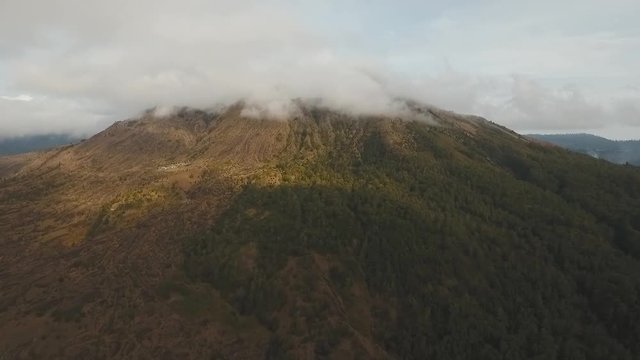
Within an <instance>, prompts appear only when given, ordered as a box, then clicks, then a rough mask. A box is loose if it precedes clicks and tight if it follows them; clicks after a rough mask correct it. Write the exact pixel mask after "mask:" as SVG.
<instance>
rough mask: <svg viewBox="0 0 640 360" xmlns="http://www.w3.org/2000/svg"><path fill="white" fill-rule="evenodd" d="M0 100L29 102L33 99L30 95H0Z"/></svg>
mask: <svg viewBox="0 0 640 360" xmlns="http://www.w3.org/2000/svg"><path fill="white" fill-rule="evenodd" d="M0 100H7V101H31V100H33V97H31V96H30V95H25V94H22V95H18V96H3V95H0Z"/></svg>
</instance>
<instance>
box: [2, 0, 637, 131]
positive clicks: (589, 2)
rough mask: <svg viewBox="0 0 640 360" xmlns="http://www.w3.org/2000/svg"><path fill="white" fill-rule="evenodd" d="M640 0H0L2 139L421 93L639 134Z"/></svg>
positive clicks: (546, 127) (437, 101) (506, 121)
mask: <svg viewBox="0 0 640 360" xmlns="http://www.w3.org/2000/svg"><path fill="white" fill-rule="evenodd" d="M638 14H640V1H637V0H607V1H605V0H580V1H578V0H553V1H551V0H538V1H535V2H534V1H530V0H527V1H524V0H509V1H507V0H473V1H472V0H453V1H451V0H449V1H444V0H439V1H428V0H427V1H425V0H423V1H418V0H404V1H403V0H395V1H393V0H369V1H364V0H341V1H338V0H323V1H307V0H261V1H259V0H233V1H231V0H208V1H206V0H181V1H167V0H138V1H130V0H109V1H104V0H101V1H96V0H48V1H41V0H0V137H9V136H20V135H29V134H42V133H73V134H77V135H88V134H92V133H95V132H97V131H99V130H101V129H103V128H105V127H106V126H108V125H109V124H110V123H112V122H113V121H116V120H122V119H125V118H130V117H134V116H137V114H139V113H141V112H142V111H143V110H145V109H149V108H152V107H154V106H161V107H170V106H194V107H200V108H206V107H211V106H214V105H217V104H221V103H229V102H233V101H236V100H239V99H249V100H251V101H255V102H258V103H264V104H278V103H281V102H283V101H288V99H292V98H298V97H302V98H307V97H308V98H322V99H324V101H325V103H326V104H328V105H330V106H334V107H337V108H341V109H348V110H350V111H356V112H362V113H376V112H382V111H386V110H388V108H389V104H390V102H391V100H392V99H393V98H396V97H407V98H412V99H414V100H417V101H420V102H424V103H427V104H431V105H435V106H438V107H441V108H444V109H447V110H453V111H456V112H460V113H467V114H476V115H480V116H484V117H486V118H488V119H490V120H492V121H494V122H497V123H499V124H502V125H505V126H507V127H510V128H512V129H514V130H516V131H519V132H523V133H528V132H543V133H572V132H590V133H594V134H599V135H604V136H607V137H610V138H614V139H640V66H638V64H640V21H638V19H637V17H638Z"/></svg>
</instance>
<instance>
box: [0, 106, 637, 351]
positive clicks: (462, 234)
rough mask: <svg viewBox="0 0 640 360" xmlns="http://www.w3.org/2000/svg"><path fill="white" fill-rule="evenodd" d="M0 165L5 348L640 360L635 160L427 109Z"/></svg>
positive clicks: (141, 131) (300, 115)
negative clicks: (611, 159)
mask: <svg viewBox="0 0 640 360" xmlns="http://www.w3.org/2000/svg"><path fill="white" fill-rule="evenodd" d="M247 109H248V106H247V105H246V104H244V103H238V104H235V105H232V106H229V107H227V108H224V109H219V110H216V111H202V110H195V109H187V108H184V109H178V110H176V111H174V112H171V113H168V114H164V115H163V116H157V115H154V114H155V113H154V112H153V111H149V112H147V113H145V114H144V115H142V116H141V117H140V118H138V119H134V120H128V121H122V122H117V123H115V124H114V125H113V126H111V127H109V128H108V129H106V130H105V131H103V132H101V133H99V134H97V135H95V136H94V137H92V138H90V139H88V140H86V141H83V142H81V143H79V144H76V145H71V146H66V147H62V148H58V149H54V150H51V151H48V152H43V153H31V154H23V155H17V156H8V157H0V176H2V180H0V234H1V235H0V246H1V247H2V249H3V251H2V254H1V255H0V279H1V281H2V292H0V334H1V335H0V354H3V355H6V356H8V357H10V358H94V359H100V358H134V357H135V358H221V359H227V358H228V359H261V358H266V359H282V358H291V359H304V358H318V359H322V358H336V359H342V358H344V359H352V358H361V359H371V358H379V359H387V358H390V359H396V358H397V359H424V358H427V359H468V358H475V359H496V358H508V359H525V358H527V359H529V358H540V359H556V358H557V359H565V358H566V359H573V358H582V359H602V358H608V359H635V358H638V357H640V337H639V336H640V335H639V334H640V303H638V299H639V298H640V226H639V225H638V221H637V219H640V170H638V169H637V168H634V167H623V166H617V165H613V164H609V163H606V162H603V161H599V160H596V159H592V158H590V157H589V156H585V155H579V154H574V153H571V152H569V151H566V150H562V149H559V148H556V147H553V146H548V145H546V144H543V143H539V142H537V141H533V140H529V139H527V138H524V137H522V136H519V135H518V134H516V133H514V132H512V131H510V130H508V129H506V128H503V127H501V126H499V125H496V124H494V123H492V122H490V121H487V120H485V119H482V118H479V117H473V116H462V115H457V114H453V113H450V112H446V111H442V110H438V109H433V108H430V107H426V106H422V105H419V104H415V103H406V104H405V106H404V107H403V109H402V111H401V112H399V113H398V114H394V115H375V116H374V115H353V114H349V113H347V112H340V111H335V110H332V109H328V108H323V107H320V106H316V105H310V104H305V103H301V102H298V103H296V107H295V111H293V112H290V113H288V115H287V116H284V117H282V118H279V119H274V118H273V117H269V116H266V115H264V114H262V113H261V112H260V111H258V112H255V111H247Z"/></svg>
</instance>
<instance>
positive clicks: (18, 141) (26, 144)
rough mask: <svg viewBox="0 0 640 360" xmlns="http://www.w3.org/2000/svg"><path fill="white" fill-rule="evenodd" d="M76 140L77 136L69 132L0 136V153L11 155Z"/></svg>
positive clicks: (77, 139)
mask: <svg viewBox="0 0 640 360" xmlns="http://www.w3.org/2000/svg"><path fill="white" fill-rule="evenodd" d="M78 141H80V138H79V137H76V136H73V135H69V134H46V135H32V136H18V137H10V138H0V155H13V154H20V153H25V152H30V151H36V150H44V149H50V148H53V147H57V146H60V145H67V144H72V143H75V142H78Z"/></svg>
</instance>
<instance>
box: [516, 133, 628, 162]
mask: <svg viewBox="0 0 640 360" xmlns="http://www.w3.org/2000/svg"><path fill="white" fill-rule="evenodd" d="M527 136H529V137H532V138H534V139H538V140H542V141H546V142H549V143H552V144H555V145H558V146H562V147H564V148H566V149H569V150H573V151H578V152H581V153H584V154H587V155H591V156H593V157H596V158H600V159H605V160H608V161H611V162H614V163H617V164H625V163H629V164H632V165H638V166H640V141H637V140H625V141H613V140H609V139H605V138H603V137H599V136H595V135H589V134H562V135H536V134H532V135H527Z"/></svg>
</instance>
